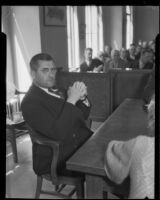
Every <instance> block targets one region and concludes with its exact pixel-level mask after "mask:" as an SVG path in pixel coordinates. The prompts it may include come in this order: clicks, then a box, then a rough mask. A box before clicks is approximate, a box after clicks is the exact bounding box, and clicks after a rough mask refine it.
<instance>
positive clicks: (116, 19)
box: [103, 6, 123, 48]
mask: <svg viewBox="0 0 160 200" xmlns="http://www.w3.org/2000/svg"><path fill="white" fill-rule="evenodd" d="M122 11H123V7H122V6H103V29H104V33H103V34H104V45H110V46H111V47H112V48H116V46H115V43H116V44H117V47H118V48H121V47H122V24H123V13H122Z"/></svg>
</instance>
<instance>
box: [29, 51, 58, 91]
mask: <svg viewBox="0 0 160 200" xmlns="http://www.w3.org/2000/svg"><path fill="white" fill-rule="evenodd" d="M30 69H31V76H32V79H33V83H34V84H35V85H37V86H40V87H43V88H50V87H53V86H54V85H55V77H56V72H57V68H56V65H55V62H54V60H53V58H52V57H51V56H50V55H48V54H45V53H40V54H37V55H35V56H33V57H32V59H31V61H30Z"/></svg>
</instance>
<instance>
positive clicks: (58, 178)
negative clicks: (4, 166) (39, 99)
mask: <svg viewBox="0 0 160 200" xmlns="http://www.w3.org/2000/svg"><path fill="white" fill-rule="evenodd" d="M27 127H28V130H29V134H30V137H31V140H32V144H33V143H37V144H39V145H43V146H48V147H50V148H51V149H52V152H53V157H52V162H51V174H43V175H37V188H36V194H35V198H36V199H37V198H39V196H40V194H42V193H43V194H50V195H56V196H58V197H61V198H65V199H68V198H71V196H72V195H73V194H74V193H75V192H76V193H77V198H78V199H83V198H84V177H77V176H76V177H70V176H65V175H58V174H57V169H58V163H59V161H60V151H61V142H58V141H53V140H49V139H47V138H46V137H41V136H39V135H37V133H36V132H35V131H34V130H33V129H32V128H31V127H30V126H29V125H28V124H27ZM43 179H46V180H48V181H51V182H52V184H53V185H54V186H55V191H52V192H51V191H46V190H42V183H43ZM66 185H72V186H75V188H74V189H73V190H72V191H71V192H70V193H69V194H68V195H64V194H62V193H61V191H62V189H63V188H64V187H65V186H66Z"/></svg>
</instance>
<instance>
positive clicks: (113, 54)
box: [111, 51, 120, 61]
mask: <svg viewBox="0 0 160 200" xmlns="http://www.w3.org/2000/svg"><path fill="white" fill-rule="evenodd" d="M119 57H120V55H119V52H118V51H113V52H112V53H111V58H112V59H113V60H114V61H118V59H119Z"/></svg>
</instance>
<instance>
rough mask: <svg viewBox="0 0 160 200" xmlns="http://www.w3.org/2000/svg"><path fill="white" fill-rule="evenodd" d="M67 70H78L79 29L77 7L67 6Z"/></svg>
mask: <svg viewBox="0 0 160 200" xmlns="http://www.w3.org/2000/svg"><path fill="white" fill-rule="evenodd" d="M67 37H68V68H69V71H77V70H78V69H79V64H80V61H79V29H78V18H77V6H67Z"/></svg>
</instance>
